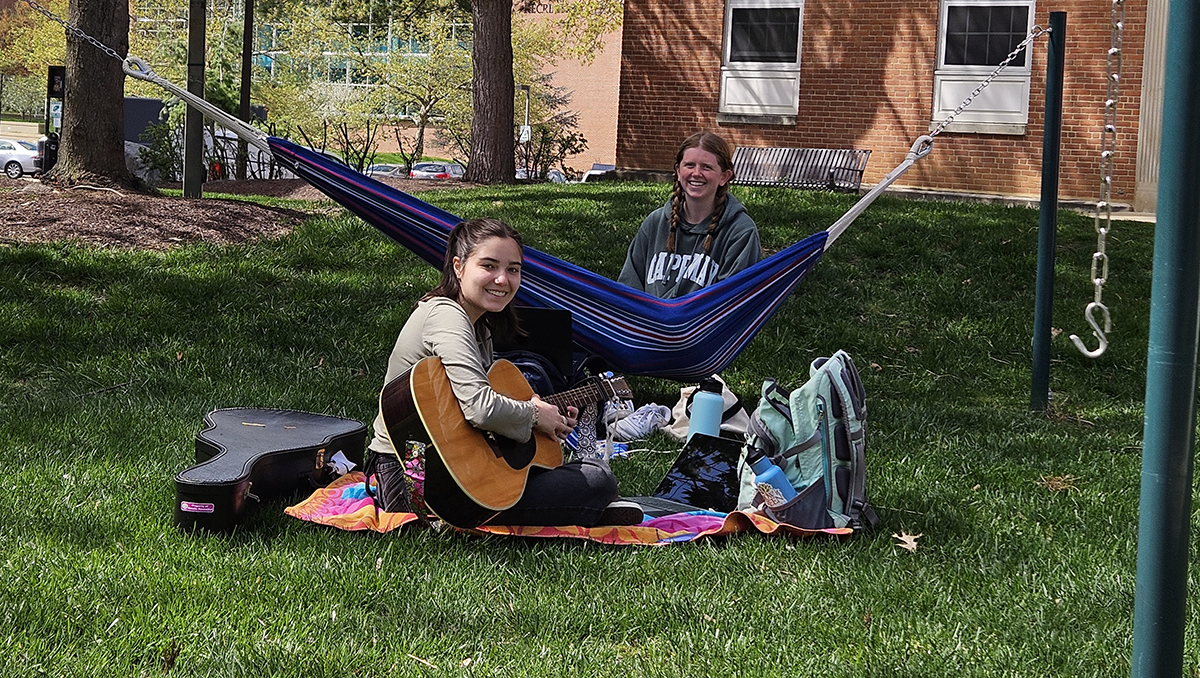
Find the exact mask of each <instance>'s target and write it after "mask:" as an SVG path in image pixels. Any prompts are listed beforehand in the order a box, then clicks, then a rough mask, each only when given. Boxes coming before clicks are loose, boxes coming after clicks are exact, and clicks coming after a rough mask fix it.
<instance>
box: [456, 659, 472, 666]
mask: <svg viewBox="0 0 1200 678" xmlns="http://www.w3.org/2000/svg"><path fill="white" fill-rule="evenodd" d="M458 665H459V666H461V667H463V668H466V667H468V666H470V665H471V658H470V657H464V658H463V660H462V661H461V662H459V664H458Z"/></svg>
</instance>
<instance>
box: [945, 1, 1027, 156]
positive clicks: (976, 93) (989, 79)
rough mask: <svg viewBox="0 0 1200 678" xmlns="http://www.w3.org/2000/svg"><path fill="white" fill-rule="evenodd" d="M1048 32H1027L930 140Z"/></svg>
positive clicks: (947, 117)
mask: <svg viewBox="0 0 1200 678" xmlns="http://www.w3.org/2000/svg"><path fill="white" fill-rule="evenodd" d="M1049 32H1050V29H1049V28H1042V27H1041V26H1039V25H1037V24H1034V25H1033V28H1032V29H1031V30H1030V31H1029V35H1027V36H1025V39H1024V40H1022V41H1021V44H1019V45H1017V46H1016V47H1014V48H1013V51H1011V52H1009V53H1008V56H1006V57H1004V61H1001V62H1000V64H999V65H998V66H996V70H994V71H992V72H991V74H990V75H988V76H987V77H986V78H984V79H983V80H981V81H980V82H979V85H978V86H976V87H975V90H974V91H973V92H971V93H970V94H968V95H967V98H965V99H963V100H962V103H961V104H959V105H958V108H956V109H954V112H953V113H951V114H950V115H948V116H946V119H945V120H942V121H941V122H939V123H938V125H937V127H935V128H933V131H932V132H930V133H929V136H930V138H931V139H932V138H936V137H937V135H939V134H941V133H942V130H944V129H946V127H948V126H949V125H950V123H952V122H954V119H955V118H956V117H958V114H959V113H962V112H963V111H964V110H966V108H967V106H970V105H971V102H972V101H974V100H975V97H977V96H979V94H980V93H981V92H983V90H985V89H987V86H988V85H990V84H992V81H993V80H995V79H996V76H998V75H1000V71H1003V70H1004V69H1005V68H1008V65H1009V64H1011V63H1012V62H1013V60H1014V59H1016V58H1017V57H1019V56H1021V52H1022V51H1023V50H1024V49H1025V48H1026V47H1028V46H1029V43H1031V42H1033V41H1034V40H1036V39H1037V38H1038V37H1040V36H1041V35H1042V34H1043V33H1049Z"/></svg>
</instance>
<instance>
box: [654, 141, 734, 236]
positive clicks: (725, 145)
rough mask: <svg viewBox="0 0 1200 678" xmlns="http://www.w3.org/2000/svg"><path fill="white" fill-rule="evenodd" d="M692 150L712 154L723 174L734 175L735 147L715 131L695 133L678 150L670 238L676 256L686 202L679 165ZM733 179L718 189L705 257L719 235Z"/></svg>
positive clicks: (709, 226)
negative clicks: (676, 242)
mask: <svg viewBox="0 0 1200 678" xmlns="http://www.w3.org/2000/svg"><path fill="white" fill-rule="evenodd" d="M689 148H699V149H701V150H704V151H708V152H709V153H712V154H713V155H715V156H717V162H718V163H719V164H720V165H721V171H722V172H730V173H732V172H733V144H731V143H729V141H727V140H726V139H725V137H722V136H720V135H717V134H713V133H712V132H696V133H695V134H693V135H692V136H690V137H688V138H687V139H684V140H683V143H682V144H681V145H680V146H679V150H678V151H677V152H676V153H675V188H674V189H673V190H672V192H671V233H670V235H668V236H667V251H668V252H670V253H671V254H674V253H675V231H676V230H677V229H678V228H679V221H680V219H682V218H683V217H682V214H683V202H684V200H685V197H684V195H683V184H682V183H681V182H680V181H679V163H681V162H683V152H684V151H686V150H688V149H689ZM733 179H734V177H733V176H730V177H729V181H728V182H726V183H725V185H724V186H721V187H719V188H718V189H717V195H716V196H715V204H714V205H713V212H712V214H711V215H710V216H709V220H708V235H706V236H705V237H704V253H705V254H708V250H709V248H711V247H712V241H713V235H715V234H716V232H717V226H718V225H719V224H720V223H721V217H722V216H724V215H725V203H726V202H727V201H728V197H729V184H730V183H731V182H732V181H733Z"/></svg>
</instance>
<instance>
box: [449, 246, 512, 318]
mask: <svg viewBox="0 0 1200 678" xmlns="http://www.w3.org/2000/svg"><path fill="white" fill-rule="evenodd" d="M522 261H523V260H522V257H521V246H520V245H518V244H517V242H516V241H515V240H513V239H511V238H501V237H492V238H488V239H486V240H484V241H482V242H480V243H479V246H478V247H476V248H475V251H474V252H472V253H471V254H470V255H469V256H468V257H467V259H466V261H463V260H462V259H461V258H459V257H454V274H455V275H456V276H457V277H458V282H459V287H460V291H459V295H458V303H459V305H461V306H462V307H463V309H465V310H466V312H467V317H468V318H470V319H471V322H472V323H474V322H475V321H476V320H479V319H480V318H481V317H483V314H484V313H488V312H491V313H498V312H500V311H503V310H504V308H505V307H506V306H508V304H509V302H511V301H512V300H513V297H514V296H516V294H517V289H518V288H519V287H520V286H521V264H522Z"/></svg>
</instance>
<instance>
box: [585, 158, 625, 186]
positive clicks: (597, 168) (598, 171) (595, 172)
mask: <svg viewBox="0 0 1200 678" xmlns="http://www.w3.org/2000/svg"><path fill="white" fill-rule="evenodd" d="M615 169H617V166H616V165H609V164H605V163H600V162H595V163H592V168H591V169H590V170H588V171H586V172H584V173H583V178H581V179H580V180H579V183H581V184H582V183H585V182H587V180H588V179H591V180H592V181H596V180H597V179H598V178H600V177H603V176H604V175H605V174H608V173H609V172H611V171H613V170H615Z"/></svg>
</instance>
